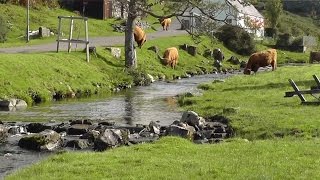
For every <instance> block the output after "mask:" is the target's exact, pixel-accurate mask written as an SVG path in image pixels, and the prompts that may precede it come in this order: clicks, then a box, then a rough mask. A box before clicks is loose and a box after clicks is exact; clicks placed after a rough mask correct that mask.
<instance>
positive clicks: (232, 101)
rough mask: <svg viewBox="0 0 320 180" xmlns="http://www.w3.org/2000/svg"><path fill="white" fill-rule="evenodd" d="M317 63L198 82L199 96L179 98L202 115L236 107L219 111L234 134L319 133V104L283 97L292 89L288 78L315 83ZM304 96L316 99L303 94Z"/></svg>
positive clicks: (260, 136)
mask: <svg viewBox="0 0 320 180" xmlns="http://www.w3.org/2000/svg"><path fill="white" fill-rule="evenodd" d="M319 68H320V66H319V65H305V66H285V67H280V68H278V69H277V70H276V71H274V72H264V73H263V72H260V73H257V74H256V75H252V76H245V75H239V76H235V77H232V78H230V79H227V80H226V82H225V83H208V84H203V85H201V88H202V89H205V90H206V91H205V93H204V94H203V96H200V97H190V98H185V99H183V100H181V102H182V104H185V105H184V106H183V108H184V109H192V110H194V111H196V112H199V113H200V114H201V115H203V116H212V115H214V114H219V113H221V114H223V109H225V108H237V109H239V112H238V113H234V114H223V115H225V116H227V117H228V118H230V119H231V124H232V126H233V128H234V129H235V132H236V136H238V137H242V138H248V139H250V140H252V139H268V138H273V137H279V136H280V137H282V136H292V135H293V136H303V137H319V132H318V128H319V126H320V122H319V118H320V115H319V113H318V110H319V106H303V105H300V99H299V98H298V97H292V98H284V94H285V92H286V91H293V89H292V87H291V86H290V84H289V82H288V79H289V78H291V79H293V80H294V81H295V82H296V84H297V85H298V86H299V88H300V89H310V86H315V85H316V84H315V82H314V80H313V78H312V75H313V74H316V75H318V76H319V74H318V73H319ZM306 98H307V99H308V100H316V99H315V98H314V97H312V96H310V95H306Z"/></svg>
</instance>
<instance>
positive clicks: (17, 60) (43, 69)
mask: <svg viewBox="0 0 320 180" xmlns="http://www.w3.org/2000/svg"><path fill="white" fill-rule="evenodd" d="M169 39H170V44H168V43H167V42H168V40H169ZM184 43H187V44H193V42H192V40H191V39H190V38H189V37H187V36H179V37H170V38H161V39H158V40H152V41H147V43H146V44H145V45H144V47H143V48H142V49H137V55H138V69H137V72H142V73H144V74H145V73H149V74H151V75H152V76H154V77H155V78H156V77H163V76H165V77H166V79H173V78H174V77H177V76H183V75H185V74H186V73H187V72H188V73H191V72H192V73H198V72H203V71H205V72H212V71H213V66H212V63H213V62H212V60H208V59H206V58H204V57H203V56H201V55H197V56H191V55H189V54H188V53H187V52H185V51H182V50H181V51H180V60H179V64H178V66H177V68H176V69H175V70H173V69H172V68H169V67H166V66H163V65H162V64H161V63H160V60H159V59H158V58H157V56H156V54H155V53H154V52H153V51H150V50H147V48H148V47H149V46H153V45H157V46H158V47H159V49H160V52H161V53H163V52H164V49H165V48H167V47H168V46H169V47H171V46H176V47H177V46H178V45H180V44H184ZM218 45H221V44H217V46H218ZM198 46H199V51H200V52H201V51H203V50H204V49H205V47H210V44H209V42H207V41H205V42H203V43H202V44H199V45H198ZM120 48H121V49H122V56H121V58H120V59H116V58H114V57H113V56H111V53H110V52H109V51H107V50H106V49H105V48H104V47H98V49H97V54H98V56H97V57H95V56H92V58H91V61H90V63H87V62H86V60H85V54H84V53H82V52H72V53H70V54H68V53H66V52H61V53H41V54H39V53H33V54H1V55H0V85H1V87H2V88H1V89H0V98H10V97H18V98H22V99H24V100H26V101H27V102H28V103H29V104H32V103H33V99H32V98H34V96H39V97H40V98H41V101H42V102H44V101H49V100H50V99H51V98H52V94H53V93H54V92H62V93H63V94H67V93H68V92H69V89H70V88H71V89H72V90H73V91H74V92H77V91H81V92H91V93H89V94H92V93H94V92H96V91H104V92H111V90H112V89H113V88H115V87H117V86H118V85H120V84H125V85H126V84H127V85H132V84H133V80H134V79H133V77H132V76H131V75H130V73H129V72H127V71H125V67H124V53H123V51H124V49H123V47H120ZM227 52H228V53H229V54H230V53H231V51H227ZM75 67H76V68H75ZM69 87H70V88H69Z"/></svg>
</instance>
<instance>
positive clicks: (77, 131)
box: [67, 124, 91, 135]
mask: <svg viewBox="0 0 320 180" xmlns="http://www.w3.org/2000/svg"><path fill="white" fill-rule="evenodd" d="M90 127H91V125H89V124H74V125H72V126H71V127H70V128H69V129H68V130H67V134H68V135H82V134H85V133H87V132H88V130H89V128H90Z"/></svg>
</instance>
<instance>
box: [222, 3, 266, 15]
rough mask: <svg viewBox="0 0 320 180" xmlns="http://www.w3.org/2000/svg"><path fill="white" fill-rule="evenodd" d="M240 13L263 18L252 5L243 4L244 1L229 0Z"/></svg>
mask: <svg viewBox="0 0 320 180" xmlns="http://www.w3.org/2000/svg"><path fill="white" fill-rule="evenodd" d="M227 1H228V2H229V3H230V4H231V5H232V6H233V7H235V8H236V9H237V10H238V11H239V12H241V13H243V14H247V15H251V16H255V17H259V18H263V16H262V15H261V14H260V12H259V11H258V10H257V9H256V8H255V7H254V6H253V5H252V4H246V5H244V4H242V3H244V2H243V0H227Z"/></svg>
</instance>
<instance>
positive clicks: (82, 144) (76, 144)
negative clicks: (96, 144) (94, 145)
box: [66, 139, 90, 149]
mask: <svg viewBox="0 0 320 180" xmlns="http://www.w3.org/2000/svg"><path fill="white" fill-rule="evenodd" d="M89 145H90V144H89V141H88V140H87V139H76V140H70V141H68V142H67V143H66V147H71V148H76V149H86V148H88V147H89Z"/></svg>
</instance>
